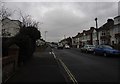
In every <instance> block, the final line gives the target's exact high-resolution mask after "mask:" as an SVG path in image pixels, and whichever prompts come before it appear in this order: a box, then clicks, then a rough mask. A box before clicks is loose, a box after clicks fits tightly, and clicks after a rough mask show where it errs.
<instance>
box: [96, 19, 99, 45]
mask: <svg viewBox="0 0 120 84" xmlns="http://www.w3.org/2000/svg"><path fill="white" fill-rule="evenodd" d="M97 20H98V19H97V18H95V22H96V31H97V45H99V39H98V22H97Z"/></svg>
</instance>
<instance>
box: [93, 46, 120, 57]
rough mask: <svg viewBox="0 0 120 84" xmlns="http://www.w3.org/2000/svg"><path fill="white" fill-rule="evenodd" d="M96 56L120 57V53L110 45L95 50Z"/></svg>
mask: <svg viewBox="0 0 120 84" xmlns="http://www.w3.org/2000/svg"><path fill="white" fill-rule="evenodd" d="M94 54H101V55H103V56H110V55H111V56H112V55H118V56H120V51H119V50H116V49H113V48H112V47H111V46H109V45H98V46H97V47H96V48H95V49H94Z"/></svg>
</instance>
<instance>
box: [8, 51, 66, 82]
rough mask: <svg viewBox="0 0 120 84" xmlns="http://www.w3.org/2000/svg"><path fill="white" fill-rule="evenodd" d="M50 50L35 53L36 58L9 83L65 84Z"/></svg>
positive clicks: (23, 67) (24, 66) (22, 68)
mask: <svg viewBox="0 0 120 84" xmlns="http://www.w3.org/2000/svg"><path fill="white" fill-rule="evenodd" d="M49 52H50V49H47V50H46V51H44V52H35V54H34V57H33V58H32V59H31V60H30V61H28V62H27V64H25V65H23V66H22V67H21V68H20V69H19V70H18V71H17V73H16V74H15V75H14V76H13V77H12V78H10V79H9V80H8V81H7V83H18V82H19V83H31V82H33V83H65V82H66V80H65V78H64V76H63V74H62V73H61V72H60V68H59V66H58V63H57V61H56V60H55V59H54V57H53V55H52V54H49Z"/></svg>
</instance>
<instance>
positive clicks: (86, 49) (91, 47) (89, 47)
mask: <svg viewBox="0 0 120 84" xmlns="http://www.w3.org/2000/svg"><path fill="white" fill-rule="evenodd" d="M94 48H95V45H85V46H84V47H82V48H81V52H86V53H87V52H93V50H94Z"/></svg>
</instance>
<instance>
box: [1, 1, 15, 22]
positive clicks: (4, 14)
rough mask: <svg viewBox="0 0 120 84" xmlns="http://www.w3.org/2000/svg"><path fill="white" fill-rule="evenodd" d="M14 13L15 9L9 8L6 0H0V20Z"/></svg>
mask: <svg viewBox="0 0 120 84" xmlns="http://www.w3.org/2000/svg"><path fill="white" fill-rule="evenodd" d="M12 14H13V11H11V10H10V9H8V8H7V7H6V6H5V3H4V2H0V20H3V19H5V18H8V17H10V16H11V15H12Z"/></svg>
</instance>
